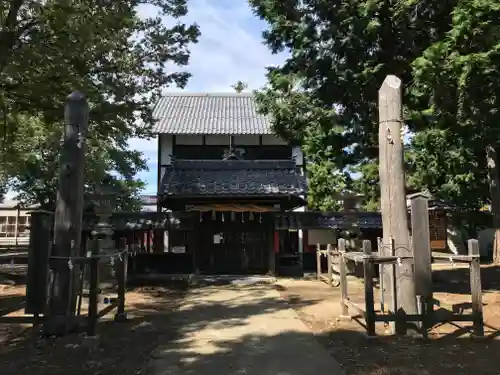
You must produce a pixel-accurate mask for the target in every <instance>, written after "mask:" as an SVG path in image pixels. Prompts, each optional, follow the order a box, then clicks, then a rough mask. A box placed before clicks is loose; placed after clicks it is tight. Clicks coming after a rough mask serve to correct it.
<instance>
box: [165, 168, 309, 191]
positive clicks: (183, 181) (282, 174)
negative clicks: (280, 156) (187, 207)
mask: <svg viewBox="0 0 500 375" xmlns="http://www.w3.org/2000/svg"><path fill="white" fill-rule="evenodd" d="M161 191H162V192H163V194H165V195H170V196H197V195H202V196H203V195H205V196H218V195H224V196H236V195H238V196H268V195H272V196H276V195H295V196H299V195H303V194H305V193H306V192H307V183H306V178H305V176H302V175H301V174H300V173H299V172H298V171H297V170H296V167H295V165H294V163H293V161H289V162H288V161H274V160H259V161H253V160H213V161H212V160H174V161H173V163H172V166H170V167H168V168H167V170H166V172H165V175H164V177H163V180H162V188H161Z"/></svg>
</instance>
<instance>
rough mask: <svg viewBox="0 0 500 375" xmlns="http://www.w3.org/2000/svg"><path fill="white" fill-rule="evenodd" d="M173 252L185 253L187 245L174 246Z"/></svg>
mask: <svg viewBox="0 0 500 375" xmlns="http://www.w3.org/2000/svg"><path fill="white" fill-rule="evenodd" d="M172 252H173V253H175V254H184V253H185V252H186V246H172Z"/></svg>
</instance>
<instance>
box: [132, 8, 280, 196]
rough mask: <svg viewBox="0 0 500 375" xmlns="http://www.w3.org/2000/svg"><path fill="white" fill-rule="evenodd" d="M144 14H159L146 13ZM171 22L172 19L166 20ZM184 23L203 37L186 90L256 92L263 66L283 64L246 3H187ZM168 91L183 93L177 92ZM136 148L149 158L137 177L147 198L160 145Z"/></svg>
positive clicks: (143, 142)
mask: <svg viewBox="0 0 500 375" xmlns="http://www.w3.org/2000/svg"><path fill="white" fill-rule="evenodd" d="M141 12H142V13H143V14H144V15H148V14H151V13H152V12H155V11H154V9H153V8H142V9H141ZM165 21H166V22H168V20H165ZM183 21H185V22H186V23H188V24H190V23H194V22H195V23H197V24H198V25H199V26H200V31H201V37H200V39H199V42H198V44H196V45H193V46H192V47H191V60H190V64H189V66H188V68H187V70H188V71H189V72H190V73H191V74H192V77H191V79H190V81H189V83H188V85H187V87H186V88H185V90H184V91H192V92H228V91H232V88H231V85H233V84H234V83H236V82H237V81H238V80H241V81H243V82H245V83H247V84H248V89H247V90H254V89H257V88H260V87H262V86H263V85H264V84H265V67H266V66H270V65H277V64H280V63H282V62H283V60H284V58H285V56H284V55H277V56H275V55H271V53H270V52H269V50H268V49H267V47H265V46H264V45H263V44H262V37H261V33H262V31H263V30H264V29H265V27H266V25H265V23H264V22H262V21H260V20H259V19H258V18H257V17H255V16H254V15H253V14H252V11H251V9H250V7H249V6H248V3H247V0H189V14H188V15H187V16H186V17H185V18H184V19H183ZM166 91H179V90H178V89H176V88H175V87H171V88H168V89H167V90H166ZM130 146H131V148H133V149H137V150H140V151H142V152H143V153H144V155H145V156H146V157H147V159H148V165H149V171H145V172H141V173H139V175H138V178H140V179H141V180H143V181H146V182H147V184H148V186H147V189H146V190H145V191H144V193H146V194H148V193H150V194H154V193H156V186H157V185H156V184H157V182H156V179H157V177H156V170H157V169H156V168H157V160H156V159H157V141H156V139H152V140H138V139H134V140H132V141H131V142H130Z"/></svg>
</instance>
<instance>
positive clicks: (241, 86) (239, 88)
mask: <svg viewBox="0 0 500 375" xmlns="http://www.w3.org/2000/svg"><path fill="white" fill-rule="evenodd" d="M231 87H232V88H233V89H234V91H236V92H237V93H238V94H239V93H240V92H243V90H245V89H246V88H247V87H248V85H247V84H246V83H244V82H242V81H238V82H236V83H235V84H234V85H232V86H231Z"/></svg>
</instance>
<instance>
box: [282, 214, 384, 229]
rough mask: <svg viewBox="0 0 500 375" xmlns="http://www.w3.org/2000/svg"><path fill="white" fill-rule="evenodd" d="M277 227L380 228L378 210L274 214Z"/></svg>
mask: <svg viewBox="0 0 500 375" xmlns="http://www.w3.org/2000/svg"><path fill="white" fill-rule="evenodd" d="M276 228H278V229H297V228H303V229H341V230H346V229H347V230H348V229H352V228H359V229H381V228H382V216H381V215H380V213H379V212H314V211H306V212H287V213H283V214H277V215H276Z"/></svg>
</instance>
